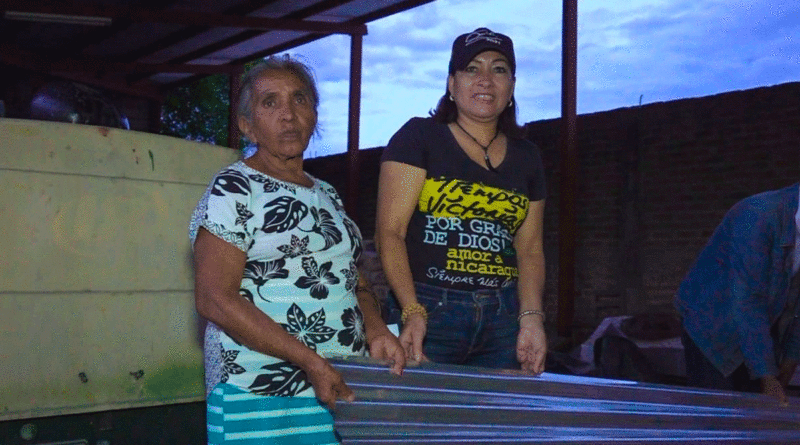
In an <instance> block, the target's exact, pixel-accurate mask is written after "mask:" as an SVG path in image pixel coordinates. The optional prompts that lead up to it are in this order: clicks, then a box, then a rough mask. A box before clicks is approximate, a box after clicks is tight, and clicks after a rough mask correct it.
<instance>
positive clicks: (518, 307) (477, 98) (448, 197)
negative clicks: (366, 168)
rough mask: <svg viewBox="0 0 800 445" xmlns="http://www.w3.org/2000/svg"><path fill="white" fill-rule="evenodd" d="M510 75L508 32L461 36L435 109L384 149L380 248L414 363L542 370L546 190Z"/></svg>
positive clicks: (482, 30)
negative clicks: (520, 120)
mask: <svg viewBox="0 0 800 445" xmlns="http://www.w3.org/2000/svg"><path fill="white" fill-rule="evenodd" d="M515 72H516V61H515V57H514V48H513V43H512V41H511V39H510V38H508V37H507V36H505V35H503V34H499V33H495V32H492V31H491V30H489V29H486V28H479V29H476V30H475V31H473V32H471V33H467V34H463V35H461V36H459V37H458V38H456V40H455V41H454V43H453V49H452V54H451V58H450V67H449V76H448V78H447V91H446V92H445V94H444V96H442V98H441V100H440V101H439V104H438V106H437V108H436V110H435V111H433V112H432V113H431V117H429V118H413V119H411V120H410V121H408V122H407V123H406V124H405V125H404V126H403V127H402V128H401V129H400V130H399V131H397V133H396V134H395V135H394V136H393V137H392V139H391V140H390V141H389V144H388V146H387V147H386V149H385V151H384V153H383V158H382V164H381V172H380V180H379V191H378V216H377V225H376V227H377V228H376V230H377V237H376V238H377V246H378V249H379V252H380V257H381V261H382V262H383V266H384V270H385V272H386V275H387V279H388V281H389V284H390V286H391V288H392V293H393V294H394V296H395V297H396V302H397V303H398V304H399V306H400V308H402V316H401V319H402V332H401V335H400V342H401V344H402V345H403V347H404V349H405V351H406V354H407V358H409V359H416V360H420V359H423V358H424V357H427V358H429V359H431V360H433V361H435V362H443V363H453V364H464V365H472V366H483V367H495V368H519V366H520V364H521V366H522V369H523V370H525V371H528V372H531V373H535V374H538V373H541V372H542V371H543V370H544V361H545V355H546V352H547V344H546V339H545V331H544V321H545V320H544V318H545V314H544V312H543V309H542V292H543V286H544V267H545V264H544V251H543V248H542V215H543V210H544V198H545V184H544V175H543V168H542V162H541V158H540V155H539V151H538V149H537V148H536V147H535V146H534V145H533V144H531V143H530V142H527V141H526V140H524V139H523V136H524V131H523V129H522V128H520V127H519V126H518V125H517V122H516V108H515V103H514V84H515V80H516V78H515Z"/></svg>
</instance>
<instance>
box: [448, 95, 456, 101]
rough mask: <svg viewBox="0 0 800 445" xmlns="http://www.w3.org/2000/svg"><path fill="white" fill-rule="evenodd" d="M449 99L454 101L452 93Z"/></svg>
mask: <svg viewBox="0 0 800 445" xmlns="http://www.w3.org/2000/svg"><path fill="white" fill-rule="evenodd" d="M449 99H450V102H455V99H453V95H452V94H451V95H450V98H449Z"/></svg>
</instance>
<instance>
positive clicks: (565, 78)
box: [558, 0, 578, 337]
mask: <svg viewBox="0 0 800 445" xmlns="http://www.w3.org/2000/svg"><path fill="white" fill-rule="evenodd" d="M563 4H564V6H563V8H564V11H563V17H562V21H563V24H562V26H563V28H562V29H563V31H562V33H563V35H562V43H561V45H562V47H561V59H562V65H561V125H562V128H561V178H560V179H561V181H560V186H559V214H558V222H559V223H558V224H559V230H558V334H559V335H561V336H564V337H570V336H571V335H572V324H573V320H574V315H575V246H576V240H577V236H578V234H577V230H576V227H575V226H576V224H575V219H576V218H575V199H576V194H577V177H578V172H577V170H578V153H577V139H578V137H577V133H578V131H577V120H578V119H577V106H576V102H577V101H576V96H577V65H578V59H577V55H578V0H563Z"/></svg>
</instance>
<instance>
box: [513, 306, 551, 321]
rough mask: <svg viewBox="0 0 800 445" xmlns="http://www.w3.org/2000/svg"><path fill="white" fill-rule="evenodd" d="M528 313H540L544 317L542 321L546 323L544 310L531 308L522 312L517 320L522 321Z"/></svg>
mask: <svg viewBox="0 0 800 445" xmlns="http://www.w3.org/2000/svg"><path fill="white" fill-rule="evenodd" d="M526 315H538V316H540V317H542V323H544V320H545V316H544V312H543V311H540V310H538V309H531V310H528V311H523V312H520V313H519V316H518V317H517V321H521V320H522V317H524V316H526Z"/></svg>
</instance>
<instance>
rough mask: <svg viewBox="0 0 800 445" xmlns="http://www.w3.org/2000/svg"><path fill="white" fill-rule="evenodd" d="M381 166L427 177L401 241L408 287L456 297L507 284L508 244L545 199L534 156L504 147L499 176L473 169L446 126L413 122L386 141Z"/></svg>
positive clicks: (513, 271) (525, 149) (528, 149)
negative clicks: (394, 165) (395, 165)
mask: <svg viewBox="0 0 800 445" xmlns="http://www.w3.org/2000/svg"><path fill="white" fill-rule="evenodd" d="M381 161H382V162H386V161H397V162H402V163H404V164H409V165H413V166H415V167H419V168H423V169H425V170H426V171H427V174H426V179H425V185H424V186H423V189H422V192H421V193H420V196H419V201H418V203H417V208H416V209H415V210H414V213H413V215H412V216H411V220H410V222H409V225H408V230H407V233H406V247H407V249H408V256H409V262H410V266H411V273H412V275H413V278H414V281H417V282H421V283H426V284H431V285H434V286H441V287H447V288H451V289H459V290H476V289H487V288H488V289H494V288H499V287H502V286H507V285H510V284H511V283H513V282H514V281H515V280H516V278H517V276H518V271H517V259H516V253H515V252H514V247H513V241H514V235H515V234H516V232H517V229H518V228H519V226H520V225H521V224H522V222H523V221H524V219H525V217H526V216H527V212H528V207H529V204H530V201H539V200H542V199H544V198H545V195H546V190H545V181H544V169H543V167H542V160H541V155H540V153H539V149H538V148H537V147H536V146H535V145H534V144H532V143H531V142H528V141H526V140H522V139H510V138H509V140H508V148H507V151H506V156H505V159H504V160H503V162H502V163H501V164H500V165H498V166H497V173H494V172H491V171H489V170H487V169H485V168H483V167H482V166H480V165H478V164H476V163H475V161H473V160H472V159H470V158H469V156H467V154H466V153H464V151H463V150H462V149H461V147H460V146H459V145H458V143H457V142H456V139H455V137H454V136H453V134H452V133H451V132H450V129H449V128H448V127H447V125H446V124H442V123H438V122H435V121H434V120H433V119H431V118H413V119H411V120H409V121H408V122H407V123H406V124H405V125H403V127H402V128H400V130H398V131H397V133H395V135H394V136H392V139H391V140H390V141H389V145H388V146H387V147H386V149H385V150H384V152H383V156H382V158H381Z"/></svg>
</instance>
